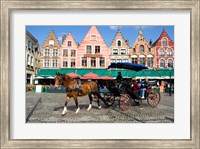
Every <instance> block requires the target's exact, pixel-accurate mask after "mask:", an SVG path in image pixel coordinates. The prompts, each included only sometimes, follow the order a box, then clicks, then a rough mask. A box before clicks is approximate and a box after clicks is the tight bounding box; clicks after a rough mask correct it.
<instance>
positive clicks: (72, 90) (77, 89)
mask: <svg viewBox="0 0 200 149" xmlns="http://www.w3.org/2000/svg"><path fill="white" fill-rule="evenodd" d="M73 84H74V86H73V88H70V87H66V91H67V92H78V93H80V92H81V91H82V90H81V84H79V83H77V81H76V80H74V82H73ZM75 84H78V88H76V87H75Z"/></svg>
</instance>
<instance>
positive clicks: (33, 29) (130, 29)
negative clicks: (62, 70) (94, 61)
mask: <svg viewBox="0 0 200 149" xmlns="http://www.w3.org/2000/svg"><path fill="white" fill-rule="evenodd" d="M90 27H91V26H26V29H27V30H28V31H29V32H30V33H31V34H32V35H33V36H34V37H35V38H36V39H37V40H38V41H39V45H40V46H41V45H42V43H43V42H44V40H45V39H46V38H47V36H48V35H49V33H50V31H52V30H54V32H55V34H56V37H57V39H58V40H59V42H60V44H61V42H62V36H63V35H64V34H66V35H67V34H68V32H71V33H72V36H73V37H74V39H75V40H76V42H78V43H79V44H80V43H81V42H82V40H83V39H84V37H85V36H86V34H87V32H88V30H89V29H90ZM118 28H119V29H120V31H121V32H122V35H123V36H124V39H125V40H129V47H132V46H133V43H134V42H135V40H136V38H137V37H138V31H139V30H140V29H141V30H142V31H143V35H144V37H145V38H146V40H147V41H148V42H149V41H150V39H152V41H153V42H155V41H156V40H157V39H158V38H159V36H160V34H161V32H162V30H163V28H164V29H165V30H166V32H167V34H168V35H169V36H170V38H171V39H172V40H173V41H174V26H97V29H98V30H99V32H100V34H101V36H102V37H103V38H104V40H105V42H106V44H107V46H108V47H109V46H110V45H111V42H112V40H113V39H114V37H115V35H116V32H117V29H118Z"/></svg>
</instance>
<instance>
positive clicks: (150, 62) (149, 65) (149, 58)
mask: <svg viewBox="0 0 200 149" xmlns="http://www.w3.org/2000/svg"><path fill="white" fill-rule="evenodd" d="M147 66H148V67H153V57H148V58H147Z"/></svg>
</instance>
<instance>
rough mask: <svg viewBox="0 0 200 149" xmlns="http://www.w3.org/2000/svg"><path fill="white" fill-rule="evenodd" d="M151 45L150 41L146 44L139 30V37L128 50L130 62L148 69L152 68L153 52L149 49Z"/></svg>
mask: <svg viewBox="0 0 200 149" xmlns="http://www.w3.org/2000/svg"><path fill="white" fill-rule="evenodd" d="M151 44H152V41H151V40H150V42H149V43H148V41H147V40H146V39H145V37H144V35H143V31H142V30H141V29H140V30H139V35H138V37H137V38H136V40H135V42H134V44H133V46H132V47H131V49H130V62H132V63H135V64H141V65H145V66H148V67H150V68H152V67H154V66H155V63H154V62H153V59H154V50H153V49H152V48H151Z"/></svg>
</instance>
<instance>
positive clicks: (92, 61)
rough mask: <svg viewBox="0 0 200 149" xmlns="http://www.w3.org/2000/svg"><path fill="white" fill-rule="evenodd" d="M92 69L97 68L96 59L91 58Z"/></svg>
mask: <svg viewBox="0 0 200 149" xmlns="http://www.w3.org/2000/svg"><path fill="white" fill-rule="evenodd" d="M91 67H96V58H95V57H91Z"/></svg>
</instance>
